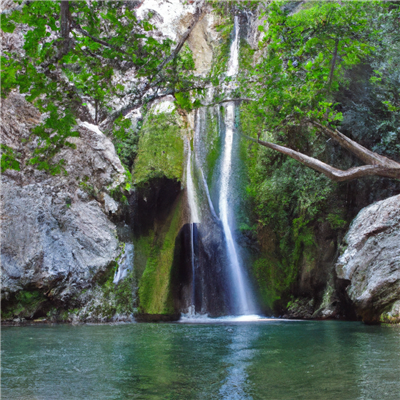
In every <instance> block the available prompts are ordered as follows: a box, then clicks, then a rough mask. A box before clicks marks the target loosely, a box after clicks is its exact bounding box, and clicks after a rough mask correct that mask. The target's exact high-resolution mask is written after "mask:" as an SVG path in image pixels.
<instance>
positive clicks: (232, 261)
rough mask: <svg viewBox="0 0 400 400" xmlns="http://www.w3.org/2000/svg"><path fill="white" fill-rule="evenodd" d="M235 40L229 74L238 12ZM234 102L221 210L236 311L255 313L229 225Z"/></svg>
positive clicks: (228, 115)
mask: <svg viewBox="0 0 400 400" xmlns="http://www.w3.org/2000/svg"><path fill="white" fill-rule="evenodd" d="M234 35H235V36H234V40H233V41H232V44H231V48H230V58H229V64H228V71H227V75H228V76H235V75H237V73H238V69H239V20H238V17H237V16H235V24H234ZM234 125H235V104H234V102H231V103H228V104H227V105H226V106H225V145H224V150H223V157H222V164H221V186H220V194H219V213H220V219H221V222H222V226H223V230H224V234H225V239H226V246H227V253H228V267H229V269H230V274H231V280H232V285H233V288H232V289H233V290H232V292H233V297H234V312H235V314H252V313H254V312H255V305H254V301H253V299H252V294H251V291H250V287H249V284H248V282H247V279H246V276H245V274H244V272H243V270H242V266H241V264H240V258H239V255H238V250H237V245H236V243H235V240H234V238H233V235H232V230H231V226H230V220H231V215H232V213H231V208H230V204H229V197H230V194H229V189H230V185H229V182H230V179H231V176H232V148H233V133H234V129H235V126H234Z"/></svg>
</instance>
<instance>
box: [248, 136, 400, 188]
mask: <svg viewBox="0 0 400 400" xmlns="http://www.w3.org/2000/svg"><path fill="white" fill-rule="evenodd" d="M241 135H242V136H243V137H244V138H246V139H247V140H251V141H252V142H254V143H258V144H260V145H262V146H264V147H267V148H269V149H272V150H276V151H279V152H280V153H282V154H285V155H287V156H289V157H291V158H293V159H295V160H297V161H299V162H300V163H302V164H303V165H305V166H307V167H309V168H312V169H314V170H315V171H318V172H321V173H323V174H324V175H325V176H327V177H328V178H329V179H331V180H333V181H335V182H343V181H347V180H351V179H355V178H361V177H363V176H382V177H387V178H395V179H400V164H397V163H396V164H397V167H385V166H381V165H363V166H361V167H355V168H350V169H348V170H347V171H343V170H341V169H338V168H334V167H332V166H330V165H328V164H326V163H324V162H322V161H319V160H317V159H316V158H313V157H309V156H306V155H305V154H302V153H300V152H298V151H295V150H292V149H289V148H287V147H284V146H280V145H278V144H274V143H269V142H264V141H262V140H258V139H255V138H252V137H250V136H247V135H244V134H241Z"/></svg>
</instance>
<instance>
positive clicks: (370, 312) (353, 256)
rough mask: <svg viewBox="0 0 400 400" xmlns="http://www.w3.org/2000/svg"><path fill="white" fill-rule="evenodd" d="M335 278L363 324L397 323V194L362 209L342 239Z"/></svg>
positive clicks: (399, 273)
mask: <svg viewBox="0 0 400 400" xmlns="http://www.w3.org/2000/svg"><path fill="white" fill-rule="evenodd" d="M344 241H345V244H346V245H347V247H346V249H345V251H344V253H343V254H342V255H341V256H340V257H339V259H338V262H337V264H336V272H337V275H338V278H340V279H344V280H347V281H348V282H349V285H348V286H347V289H346V290H347V293H348V295H349V297H350V299H351V300H352V301H353V303H354V306H355V309H356V312H357V314H358V315H359V316H360V317H361V318H362V319H363V321H365V322H367V323H377V322H379V321H382V322H385V321H386V320H388V322H396V321H399V322H400V307H399V304H400V195H398V196H394V197H390V198H388V199H386V200H382V201H379V202H377V203H374V204H372V205H370V206H368V207H365V208H364V209H362V210H361V211H360V212H359V214H358V215H357V217H356V218H355V219H354V221H353V222H352V224H351V226H350V229H349V231H348V233H347V235H346V237H345V239H344Z"/></svg>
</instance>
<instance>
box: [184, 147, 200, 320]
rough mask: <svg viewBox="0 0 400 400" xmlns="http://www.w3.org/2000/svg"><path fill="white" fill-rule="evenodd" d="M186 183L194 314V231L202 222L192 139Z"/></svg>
mask: <svg viewBox="0 0 400 400" xmlns="http://www.w3.org/2000/svg"><path fill="white" fill-rule="evenodd" d="M186 185H187V196H188V203H189V212H190V261H191V267H192V298H191V305H190V310H189V314H194V313H195V311H196V306H195V296H196V264H195V251H194V236H195V235H194V232H195V227H196V224H197V223H199V222H200V217H199V207H198V203H197V199H196V193H195V187H194V183H193V176H192V148H191V143H190V140H188V159H187V166H186Z"/></svg>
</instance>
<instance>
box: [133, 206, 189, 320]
mask: <svg viewBox="0 0 400 400" xmlns="http://www.w3.org/2000/svg"><path fill="white" fill-rule="evenodd" d="M180 206H181V199H179V200H178V201H177V203H176V205H175V207H174V209H173V211H172V213H171V215H170V217H169V220H167V222H166V224H165V225H166V227H167V232H166V233H165V235H163V236H164V237H163V238H160V239H159V240H158V241H157V242H156V243H154V244H153V247H152V249H151V252H150V255H149V258H148V259H147V264H146V269H145V271H144V273H143V275H142V277H141V279H140V282H139V291H138V294H139V312H140V313H145V314H173V313H174V311H175V309H174V306H173V298H172V293H171V270H172V266H173V261H174V250H175V240H176V237H177V235H178V233H179V229H180V227H181V208H180Z"/></svg>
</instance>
